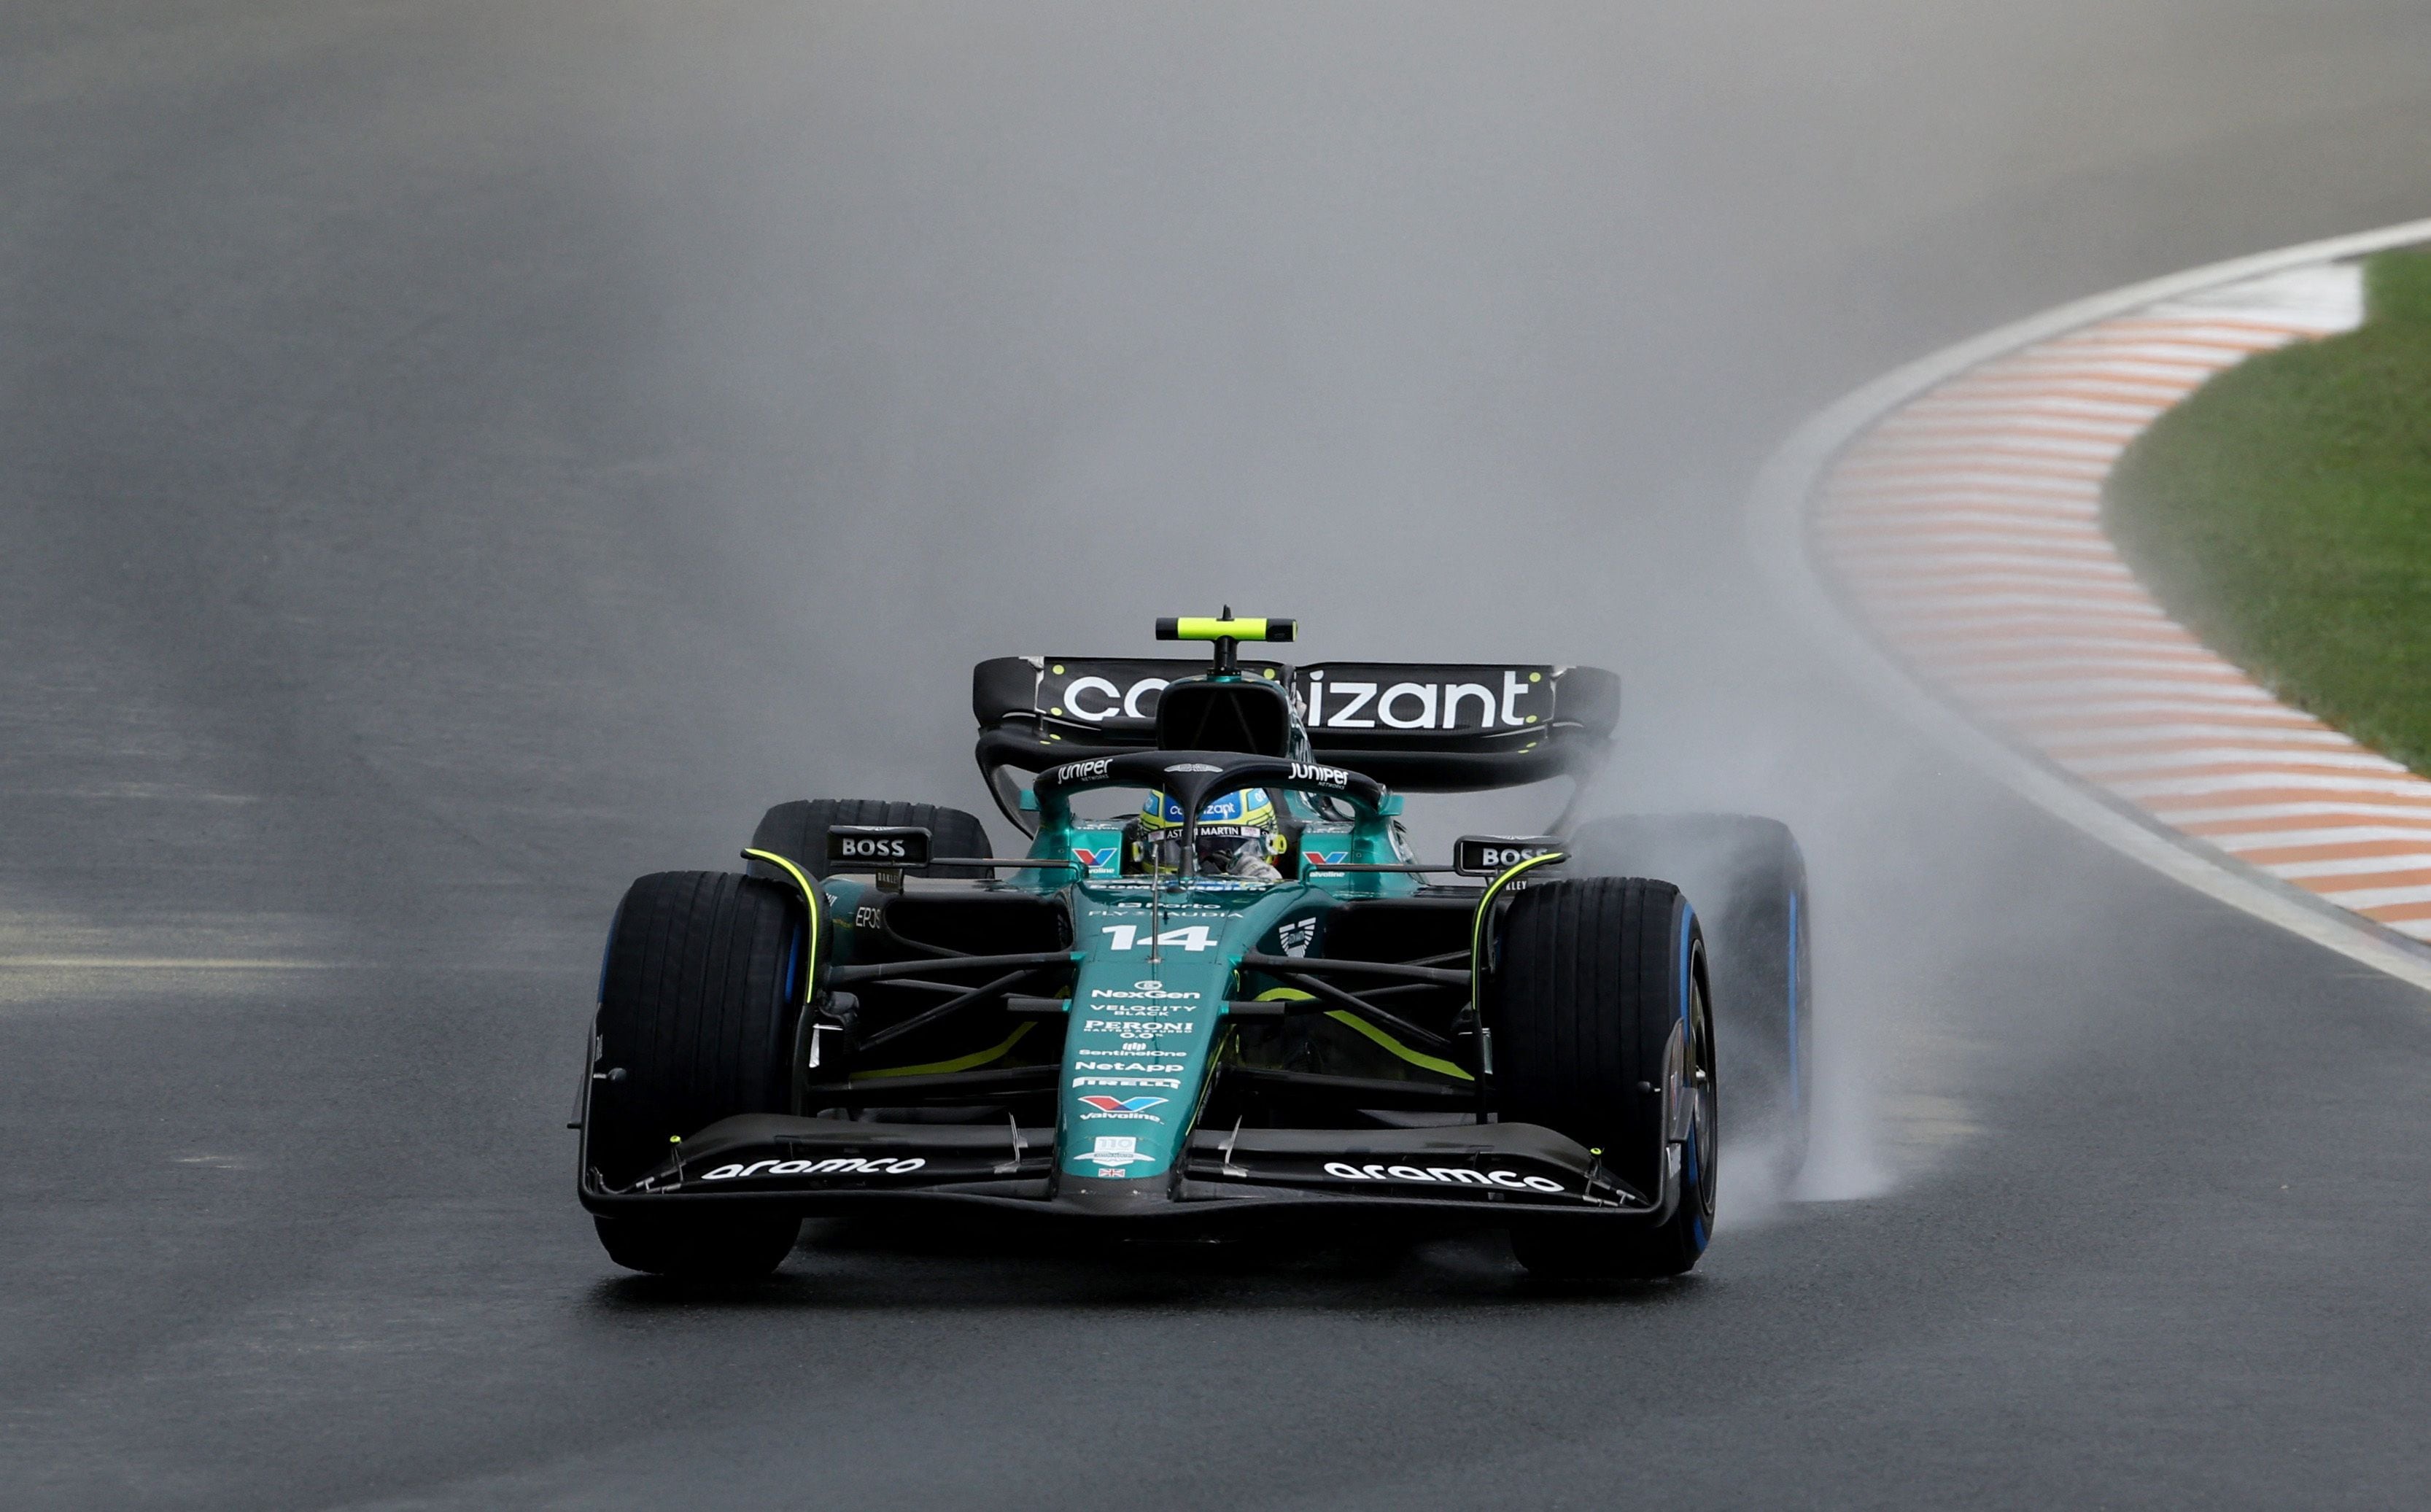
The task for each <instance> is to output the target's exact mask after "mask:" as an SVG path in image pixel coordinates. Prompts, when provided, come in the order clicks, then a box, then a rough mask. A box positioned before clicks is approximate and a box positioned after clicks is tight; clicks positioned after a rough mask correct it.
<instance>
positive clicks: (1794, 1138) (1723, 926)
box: [1570, 814, 1815, 1180]
mask: <svg viewBox="0 0 2431 1512" xmlns="http://www.w3.org/2000/svg"><path fill="white" fill-rule="evenodd" d="M1570 851H1571V854H1572V856H1573V857H1574V858H1576V859H1575V863H1574V864H1575V865H1576V866H1577V868H1578V869H1579V870H1581V871H1583V872H1585V873H1588V874H1591V875H1595V876H1604V877H1660V878H1662V879H1663V880H1664V881H1665V882H1670V883H1672V884H1674V885H1675V886H1677V887H1678V888H1679V889H1680V890H1681V891H1682V892H1685V893H1686V894H1687V895H1688V901H1689V903H1690V904H1691V905H1692V906H1694V907H1695V909H1696V910H1697V921H1698V923H1699V924H1700V925H1701V926H1702V929H1703V930H1704V934H1705V949H1706V953H1707V960H1708V962H1709V964H1710V969H1711V971H1712V973H1713V979H1714V1024H1715V1040H1716V1045H1717V1047H1718V1049H1717V1057H1718V1062H1719V1065H1720V1067H1721V1069H1722V1071H1723V1072H1724V1073H1725V1074H1726V1075H1727V1076H1728V1077H1729V1078H1730V1084H1731V1127H1732V1130H1733V1131H1734V1133H1733V1137H1734V1138H1735V1139H1737V1138H1744V1139H1746V1140H1748V1141H1749V1142H1750V1143H1752V1144H1758V1145H1762V1146H1764V1147H1766V1149H1767V1151H1769V1155H1770V1157H1771V1161H1772V1165H1773V1168H1774V1171H1775V1173H1776V1175H1777V1176H1779V1177H1781V1178H1783V1179H1785V1180H1786V1178H1787V1177H1789V1176H1791V1175H1794V1174H1796V1172H1797V1170H1798V1168H1799V1167H1800V1165H1802V1163H1803V1162H1804V1160H1805V1157H1806V1146H1807V1139H1808V1132H1809V1126H1810V1124H1811V1123H1812V1120H1813V1109H1814V1079H1815V1072H1814V1066H1815V1057H1814V1043H1815V1010H1814V990H1813V989H1814V968H1813V966H1812V965H1811V961H1812V956H1813V951H1812V948H1811V945H1810V940H1811V938H1812V936H1813V933H1814V916H1813V915H1814V910H1813V904H1812V900H1811V897H1810V894H1809V892H1808V888H1807V882H1806V857H1805V855H1804V853H1803V852H1802V851H1801V850H1800V848H1799V846H1798V840H1797V837H1796V836H1794V835H1792V834H1791V833H1790V832H1789V827H1788V826H1787V825H1786V824H1783V823H1782V822H1781V821H1780V820H1778V819H1767V818H1759V817H1756V816H1754V815H1745V814H1659V815H1631V816H1626V817H1619V818H1609V819H1598V820H1595V821H1593V822H1591V823H1588V824H1584V825H1581V826H1580V827H1579V829H1578V832H1576V833H1575V834H1573V835H1572V836H1571V837H1570Z"/></svg>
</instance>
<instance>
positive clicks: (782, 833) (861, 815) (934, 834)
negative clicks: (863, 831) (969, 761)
mask: <svg viewBox="0 0 2431 1512" xmlns="http://www.w3.org/2000/svg"><path fill="white" fill-rule="evenodd" d="M836 824H893V825H916V826H918V827H920V828H921V829H924V830H927V831H928V832H929V853H930V855H932V856H992V855H994V854H996V852H995V851H993V850H991V849H989V848H988V845H989V841H988V837H987V830H986V828H985V827H984V826H982V825H981V823H980V821H979V818H978V816H977V815H971V814H966V813H964V811H963V810H961V809H949V808H946V807H944V806H942V805H940V804H935V803H890V802H887V801H885V800H884V799H881V798H796V799H795V800H794V801H793V802H791V803H780V804H778V805H777V806H776V807H775V808H773V809H770V810H769V811H768V812H767V813H766V814H764V815H761V817H760V827H759V828H758V829H756V830H754V831H752V832H751V848H752V849H754V850H773V851H775V852H776V853H777V854H778V855H780V856H782V857H784V858H785V859H786V860H788V861H790V862H792V863H793V864H794V865H796V866H799V867H801V868H802V870H803V871H805V872H807V873H809V874H810V875H811V876H813V877H824V876H826V875H827V874H828V861H827V856H828V848H827V833H828V827H829V826H830V825H836ZM748 869H749V871H750V874H751V875H752V876H754V877H775V876H777V875H778V872H777V868H776V867H774V866H771V865H768V864H767V863H766V862H764V861H755V862H753V863H751V865H750V866H749V868H748ZM920 875H922V876H927V877H986V876H989V875H990V873H989V872H988V871H987V869H986V868H984V867H981V866H930V867H929V868H928V869H927V870H926V871H923V872H921V873H920Z"/></svg>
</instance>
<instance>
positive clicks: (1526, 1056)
mask: <svg viewBox="0 0 2431 1512" xmlns="http://www.w3.org/2000/svg"><path fill="white" fill-rule="evenodd" d="M1491 1006H1492V1016H1491V1017H1490V1019H1489V1022H1490V1023H1491V1024H1492V1026H1493V1029H1494V1060H1495V1082H1496V1088H1497V1092H1498V1094H1499V1101H1500V1104H1501V1112H1502V1117H1503V1119H1504V1121H1506V1122H1513V1123H1534V1124H1541V1125H1543V1126H1544V1127H1546V1128H1549V1129H1551V1130H1553V1131H1555V1132H1556V1133H1558V1134H1567V1135H1568V1136H1569V1137H1570V1138H1572V1139H1575V1140H1577V1141H1578V1142H1579V1143H1581V1144H1583V1145H1585V1146H1586V1147H1587V1148H1588V1149H1590V1150H1595V1151H1601V1154H1602V1158H1603V1163H1604V1166H1605V1168H1606V1169H1608V1170H1609V1171H1610V1172H1611V1173H1612V1174H1613V1175H1614V1176H1615V1177H1617V1178H1618V1179H1619V1180H1620V1181H1622V1182H1625V1183H1627V1184H1629V1185H1630V1186H1632V1187H1634V1188H1635V1189H1636V1190H1637V1191H1640V1192H1643V1193H1645V1194H1646V1195H1647V1196H1649V1197H1653V1196H1656V1195H1658V1194H1659V1193H1661V1192H1662V1190H1663V1187H1664V1182H1665V1178H1666V1175H1667V1173H1668V1166H1669V1164H1670V1162H1671V1160H1672V1158H1673V1151H1674V1149H1675V1148H1676V1149H1677V1151H1678V1159H1679V1162H1680V1177H1679V1182H1680V1200H1679V1202H1678V1204H1677V1206H1676V1207H1675V1208H1674V1209H1673V1211H1672V1213H1671V1215H1670V1216H1669V1217H1668V1218H1666V1219H1665V1220H1664V1221H1663V1222H1661V1223H1659V1224H1652V1225H1650V1224H1647V1223H1645V1222H1643V1221H1631V1220H1627V1219H1615V1220H1613V1221H1610V1222H1598V1221H1594V1220H1590V1219H1570V1220H1568V1221H1564V1222H1559V1223H1545V1224H1542V1225H1519V1226H1515V1228H1514V1230H1513V1232H1512V1245H1513V1248H1514V1249H1515V1250H1517V1252H1518V1255H1519V1260H1520V1263H1521V1264H1523V1265H1525V1266H1526V1267H1527V1268H1529V1269H1531V1270H1533V1271H1536V1272H1538V1273H1540V1274H1545V1275H1553V1276H1582V1277H1655V1276H1676V1275H1679V1274H1681V1273H1682V1272H1684V1271H1685V1270H1687V1269H1688V1268H1690V1267H1692V1266H1694V1265H1695V1264H1696V1263H1697V1257H1698V1256H1699V1255H1701V1254H1702V1253H1703V1252H1704V1249H1705V1241H1706V1239H1707V1238H1708V1236H1710V1235H1712V1233H1713V1226H1714V1194H1715V1183H1716V1177H1717V1174H1718V1173H1717V1170H1716V1162H1715V1155H1716V1152H1717V1150H1718V1145H1719V1138H1718V1134H1719V1130H1720V1107H1719V1100H1718V1088H1717V1086H1716V1080H1715V1075H1714V1060H1713V1054H1714V1024H1713V1011H1712V1008H1711V1006H1710V1004H1709V1000H1708V994H1707V991H1706V983H1705V963H1704V940H1703V936H1702V933H1701V932H1700V930H1699V928H1698V924H1697V917H1696V915H1695V913H1694V911H1693V910H1691V909H1690V908H1689V906H1688V901H1687V899H1686V898H1685V897H1684V896H1683V895H1682V894H1681V892H1680V889H1678V888H1677V887H1674V886H1672V885H1671V884H1670V883H1669V882H1654V881H1651V880H1649V879H1646V878H1641V877H1587V878H1579V879H1575V880H1568V881H1563V882H1548V883H1545V884H1543V885H1540V886H1536V887H1531V888H1530V889H1528V890H1527V891H1526V892H1524V893H1522V894H1520V895H1519V897H1518V899H1517V900H1515V901H1514V902H1513V903H1512V905H1511V911H1510V912H1509V913H1508V914H1507V915H1505V916H1504V918H1503V922H1502V929H1501V955H1500V960H1499V962H1498V963H1497V965H1496V967H1495V977H1494V993H1493V997H1492V999H1491ZM1675 1033H1676V1034H1677V1036H1678V1038H1679V1040H1680V1043H1681V1060H1680V1077H1679V1083H1678V1085H1679V1097H1680V1099H1681V1100H1682V1105H1677V1106H1675V1107H1674V1108H1667V1106H1666V1096H1665V1089H1666V1084H1667V1082H1668V1055H1669V1051H1670V1047H1671V1043H1672V1040H1673V1037H1674V1035H1675ZM1675 1134H1677V1135H1678V1137H1677V1138H1676V1140H1675V1137H1674V1136H1675Z"/></svg>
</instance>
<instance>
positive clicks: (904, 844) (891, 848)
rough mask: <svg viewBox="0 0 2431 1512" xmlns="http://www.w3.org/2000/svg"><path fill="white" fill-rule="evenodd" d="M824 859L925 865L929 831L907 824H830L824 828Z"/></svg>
mask: <svg viewBox="0 0 2431 1512" xmlns="http://www.w3.org/2000/svg"><path fill="white" fill-rule="evenodd" d="M828 860H829V861H830V863H843V864H847V865H849V864H851V863H855V862H858V863H860V864H861V865H869V866H919V865H927V864H928V860H929V832H928V831H927V830H924V829H920V828H917V827H915V826H910V825H905V826H899V827H898V826H893V825H880V824H839V825H834V826H832V827H830V829H829V831H828Z"/></svg>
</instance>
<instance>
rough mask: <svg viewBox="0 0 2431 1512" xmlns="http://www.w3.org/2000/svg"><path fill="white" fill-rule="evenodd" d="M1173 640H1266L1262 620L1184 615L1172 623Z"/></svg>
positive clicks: (1264, 624) (1264, 622) (1264, 626)
mask: <svg viewBox="0 0 2431 1512" xmlns="http://www.w3.org/2000/svg"><path fill="white" fill-rule="evenodd" d="M1173 638H1174V639H1175V640H1178V641H1263V640H1265V639H1266V621H1265V620H1263V619H1217V618H1216V617H1214V616H1213V615H1209V616H1206V617H1203V618H1201V617H1197V616H1193V615H1189V614H1185V615H1183V616H1182V618H1180V619H1177V620H1175V621H1174V622H1173Z"/></svg>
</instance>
